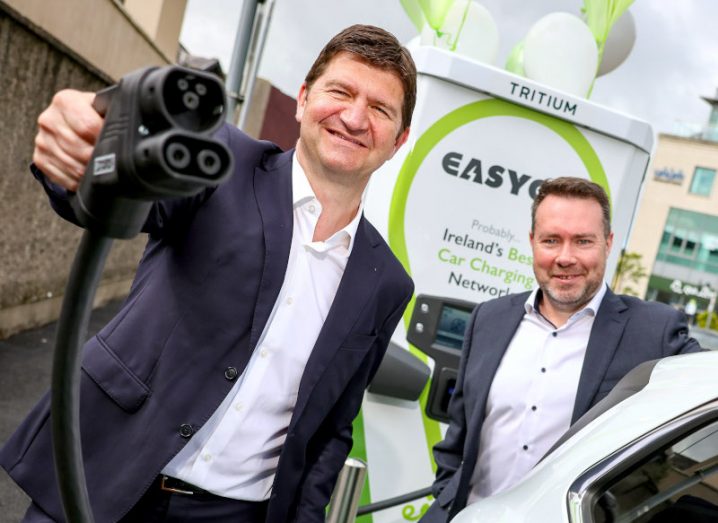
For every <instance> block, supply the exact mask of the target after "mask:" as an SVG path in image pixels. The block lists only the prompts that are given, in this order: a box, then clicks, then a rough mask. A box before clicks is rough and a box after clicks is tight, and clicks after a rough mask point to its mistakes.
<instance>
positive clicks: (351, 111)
mask: <svg viewBox="0 0 718 523" xmlns="http://www.w3.org/2000/svg"><path fill="white" fill-rule="evenodd" d="M341 119H342V122H343V123H344V125H345V126H346V128H347V129H348V130H349V131H352V132H361V131H366V130H367V128H368V126H369V117H368V107H367V106H366V104H365V103H362V102H361V101H360V100H355V101H353V102H352V103H350V104H348V105H347V106H346V107H345V108H344V110H343V111H342V112H341Z"/></svg>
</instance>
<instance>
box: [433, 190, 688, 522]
mask: <svg viewBox="0 0 718 523" xmlns="http://www.w3.org/2000/svg"><path fill="white" fill-rule="evenodd" d="M531 221H532V223H531V233H530V240H531V248H532V251H533V268H534V273H535V276H536V280H537V282H538V284H539V288H538V289H535V290H534V291H532V292H527V293H522V294H513V295H509V296H504V297H502V298H498V299H496V300H491V301H488V302H485V303H482V304H480V305H479V306H477V307H476V309H475V310H474V312H473V314H472V316H471V320H470V322H469V325H468V327H467V330H466V338H465V341H464V346H463V351H462V359H461V364H460V367H459V376H458V380H457V384H456V390H455V392H454V395H453V396H452V399H451V403H450V405H449V415H450V418H451V421H450V423H449V428H448V430H447V432H446V436H445V438H444V440H443V441H442V442H440V443H439V444H437V445H436V446H435V447H434V457H435V459H436V464H437V474H436V481H435V483H434V486H433V494H434V497H435V498H436V501H435V502H434V503H433V505H432V506H431V507H430V509H429V511H428V512H427V513H426V514H425V515H424V517H423V518H422V520H421V521H422V522H424V523H434V522H437V523H438V522H445V521H449V520H450V519H451V518H452V517H454V515H456V514H457V513H458V512H459V511H460V510H461V509H463V508H464V507H465V506H466V505H467V504H468V503H471V502H473V501H475V500H477V499H480V498H484V497H487V496H491V495H493V494H496V493H498V492H501V491H503V490H506V489H508V488H510V487H511V486H512V485H514V484H515V483H517V482H518V481H520V480H521V479H522V478H523V476H524V475H525V474H526V473H527V472H528V471H529V470H530V469H531V468H532V467H533V466H534V465H535V464H536V463H537V462H538V461H539V460H540V459H541V457H542V456H543V455H544V454H545V453H546V452H547V451H548V450H549V448H550V447H551V446H552V445H553V444H554V443H555V442H556V440H558V438H559V437H560V436H561V435H562V434H563V433H564V432H565V431H566V430H567V429H568V428H569V426H570V425H571V424H573V423H574V422H575V421H576V420H577V419H578V418H580V417H581V416H582V415H583V414H584V413H585V412H586V411H587V410H588V409H590V408H591V407H592V406H593V405H595V404H596V403H597V402H598V401H600V400H601V399H602V398H603V397H604V396H606V394H608V392H609V391H610V390H611V388H613V386H614V385H615V384H616V383H617V382H618V381H619V380H620V379H621V378H622V377H623V376H624V375H625V374H626V373H628V372H629V371H630V370H631V369H632V368H634V367H635V366H636V365H638V364H640V363H642V362H644V361H647V360H652V359H656V358H662V357H665V356H672V355H675V354H681V353H687V352H697V351H699V350H700V346H699V345H698V343H697V342H696V341H695V340H693V339H692V338H690V337H689V336H688V331H687V324H686V319H685V316H684V315H683V314H682V313H680V312H678V311H676V310H674V309H673V308H671V307H669V306H667V305H664V304H660V303H655V302H644V301H642V300H639V299H636V298H632V297H629V296H622V295H616V294H614V293H613V292H611V290H610V289H609V288H608V287H607V285H606V284H605V283H604V275H605V270H606V260H607V258H608V255H609V252H610V249H611V245H612V243H613V233H612V232H611V224H610V204H609V201H608V197H607V195H606V193H605V191H604V190H603V189H602V188H601V187H600V186H599V185H597V184H595V183H593V182H590V181H587V180H584V179H580V178H570V177H565V178H556V179H553V180H548V181H546V182H544V183H543V185H542V186H541V189H540V190H539V193H538V195H537V196H536V199H535V200H534V203H533V206H532V209H531Z"/></svg>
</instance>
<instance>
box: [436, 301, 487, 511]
mask: <svg viewBox="0 0 718 523" xmlns="http://www.w3.org/2000/svg"><path fill="white" fill-rule="evenodd" d="M480 309H481V304H479V305H477V306H476V308H475V309H474V311H473V313H472V314H471V318H470V320H469V324H468V325H467V327H466V334H465V336H464V344H463V346H462V349H461V360H460V362H459V372H458V376H457V379H456V388H455V389H454V393H453V394H452V395H451V400H450V401H449V409H448V410H449V427H448V429H447V430H446V435H445V436H444V439H443V440H442V441H440V442H439V443H437V444H436V445H435V446H434V449H433V452H434V460H435V461H436V480H435V481H434V484H433V486H432V493H433V495H434V497H435V498H436V499H437V500H438V498H439V496H440V494H441V493H442V492H443V490H444V488H446V486H447V484H448V483H449V481H451V479H452V478H453V477H454V476H455V475H456V472H457V471H458V470H459V468H460V467H461V465H462V457H463V453H464V442H465V440H466V430H467V423H468V420H467V419H466V404H465V402H464V382H465V380H466V366H467V361H468V359H469V354H470V352H471V347H472V344H473V338H474V335H476V317H477V315H478V313H479V310H480ZM451 499H453V497H452V498H451ZM448 501H450V499H449V500H446V502H445V503H442V504H443V505H446V504H448Z"/></svg>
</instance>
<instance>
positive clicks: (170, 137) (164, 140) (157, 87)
mask: <svg viewBox="0 0 718 523" xmlns="http://www.w3.org/2000/svg"><path fill="white" fill-rule="evenodd" d="M224 102H225V98H224V88H223V86H222V83H221V82H220V80H219V79H218V78H217V77H216V76H214V75H212V74H209V73H204V72H201V71H195V70H192V69H186V68H183V67H178V66H170V67H162V68H157V67H149V68H146V69H141V70H139V71H136V72H134V73H131V74H129V75H127V76H125V77H123V78H122V79H121V80H120V82H119V83H118V84H116V85H113V86H111V87H109V88H107V89H105V90H103V91H100V92H99V93H97V95H96V96H95V101H94V104H93V105H94V107H95V109H96V110H97V112H98V113H100V115H102V116H104V117H105V123H104V126H103V128H102V131H101V133H100V136H99V138H98V140H97V143H96V144H95V149H94V152H93V155H92V159H91V160H90V163H89V164H88V166H87V170H86V172H85V176H84V177H83V179H82V182H81V183H80V187H79V189H78V191H77V193H76V194H75V196H74V197H73V198H72V201H71V204H72V207H73V210H74V211H75V215H76V216H77V219H78V220H79V222H80V223H81V224H82V226H83V227H85V228H86V229H88V230H91V231H93V232H96V233H98V234H101V235H103V236H108V237H111V238H131V237H133V236H135V235H136V234H138V233H139V232H140V230H141V228H142V225H143V224H144V221H145V219H146V217H147V214H148V212H149V209H150V206H151V205H152V201H153V200H157V199H161V198H169V197H180V196H189V195H192V194H195V193H197V192H199V191H201V190H202V189H204V188H206V187H210V186H215V185H217V184H219V183H220V182H222V181H223V180H224V179H225V178H226V177H227V176H228V175H229V173H230V172H231V168H232V156H231V154H230V153H229V150H228V149H227V147H226V146H225V145H224V144H222V143H220V142H218V141H217V140H214V139H212V138H211V134H212V132H214V131H215V130H216V129H217V128H218V127H219V126H220V125H222V123H223V121H224V114H225V103H224Z"/></svg>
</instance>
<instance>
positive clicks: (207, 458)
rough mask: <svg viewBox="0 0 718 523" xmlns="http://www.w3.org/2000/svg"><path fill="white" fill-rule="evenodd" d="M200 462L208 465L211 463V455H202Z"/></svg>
mask: <svg viewBox="0 0 718 523" xmlns="http://www.w3.org/2000/svg"><path fill="white" fill-rule="evenodd" d="M202 460H204V461H205V462H207V463H209V462H210V461H212V454H204V455H203V456H202Z"/></svg>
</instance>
